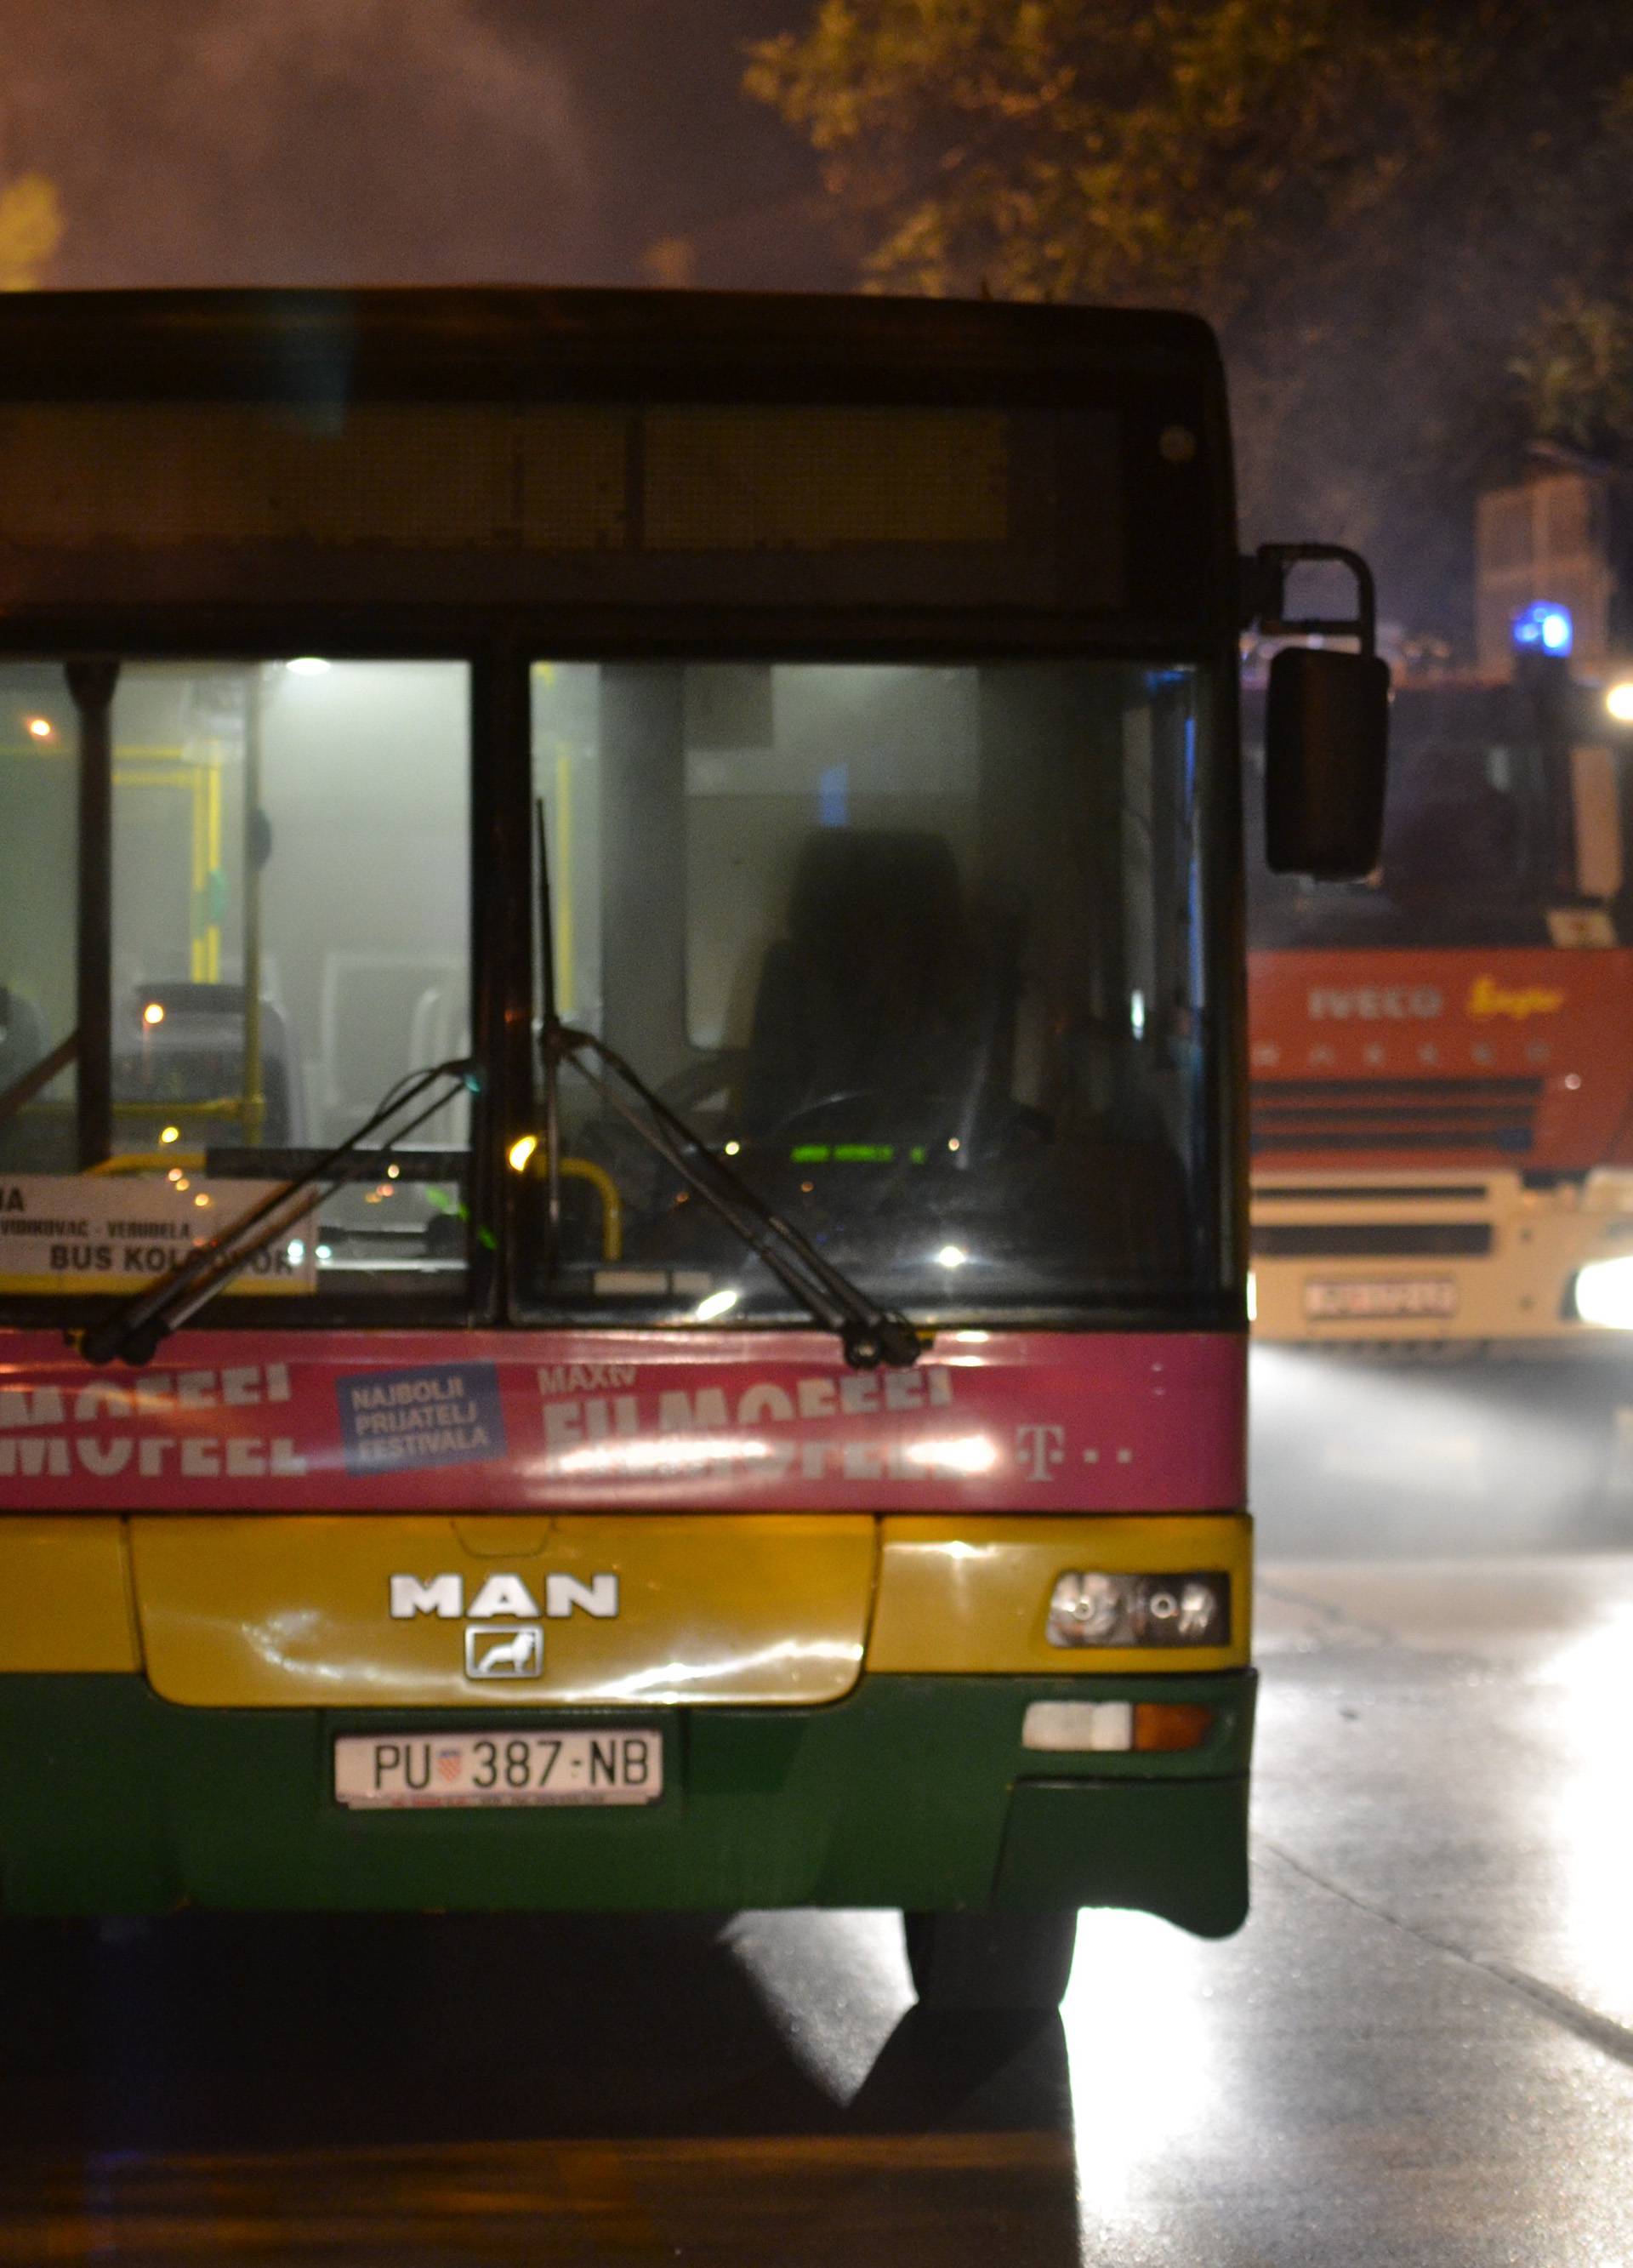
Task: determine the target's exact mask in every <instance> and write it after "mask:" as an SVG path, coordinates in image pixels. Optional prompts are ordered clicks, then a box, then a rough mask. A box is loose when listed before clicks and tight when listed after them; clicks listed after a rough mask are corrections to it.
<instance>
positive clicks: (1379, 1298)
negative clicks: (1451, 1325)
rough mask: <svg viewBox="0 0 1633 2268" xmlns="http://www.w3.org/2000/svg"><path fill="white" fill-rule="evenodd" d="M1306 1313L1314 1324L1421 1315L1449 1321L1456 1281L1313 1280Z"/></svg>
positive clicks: (1420, 1278) (1449, 1278) (1386, 1278)
mask: <svg viewBox="0 0 1633 2268" xmlns="http://www.w3.org/2000/svg"><path fill="white" fill-rule="evenodd" d="M1304 1312H1305V1314H1306V1318H1307V1319H1308V1321H1310V1322H1317V1323H1320V1322H1371V1321H1372V1320H1373V1319H1374V1318H1376V1319H1377V1320H1378V1321H1379V1322H1390V1321H1394V1320H1396V1319H1399V1320H1402V1321H1415V1320H1416V1319H1417V1318H1418V1317H1420V1316H1423V1317H1432V1318H1433V1319H1435V1320H1436V1321H1438V1322H1450V1321H1451V1319H1452V1317H1453V1316H1454V1315H1455V1314H1456V1313H1457V1279H1456V1278H1455V1277H1452V1276H1375V1277H1370V1278H1369V1277H1349V1278H1330V1277H1329V1278H1325V1279H1324V1278H1320V1277H1312V1278H1309V1279H1307V1280H1306V1284H1305V1287H1304Z"/></svg>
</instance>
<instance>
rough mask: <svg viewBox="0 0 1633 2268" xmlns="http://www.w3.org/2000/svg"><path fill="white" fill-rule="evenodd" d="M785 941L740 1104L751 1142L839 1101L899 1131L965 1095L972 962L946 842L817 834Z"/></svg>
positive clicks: (770, 969) (766, 990) (768, 959)
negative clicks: (931, 1102)
mask: <svg viewBox="0 0 1633 2268" xmlns="http://www.w3.org/2000/svg"><path fill="white" fill-rule="evenodd" d="M787 932H788V933H787V935H786V936H785V937H784V938H782V939H779V940H778V941H777V942H776V944H774V945H772V946H770V947H769V949H768V951H767V953H766V956H765V959H764V961H763V962H762V964H761V972H760V981H759V985H758V988H757V990H756V994H755V998H754V1021H753V1027H752V1029H751V1032H750V1036H749V1044H748V1052H747V1066H746V1069H745V1071H744V1077H743V1087H742V1095H741V1105H742V1115H743V1126H744V1131H745V1132H746V1133H747V1135H748V1136H749V1138H751V1139H755V1138H764V1137H765V1136H767V1135H769V1134H771V1133H773V1132H774V1131H775V1130H776V1129H778V1128H779V1127H781V1126H783V1125H784V1124H786V1123H788V1122H789V1121H790V1120H791V1119H793V1118H795V1117H797V1116H798V1115H799V1114H800V1113H801V1112H803V1111H806V1110H810V1109H812V1108H814V1107H815V1106H817V1105H818V1104H820V1103H822V1102H824V1101H828V1100H829V1099H830V1098H832V1097H834V1096H836V1095H842V1094H873V1095H879V1096H880V1097H882V1098H887V1099H888V1103H889V1104H894V1105H895V1106H896V1108H894V1109H892V1110H891V1116H893V1117H894V1116H897V1115H898V1112H899V1110H900V1108H902V1107H906V1108H909V1109H911V1108H913V1107H914V1106H917V1107H918V1108H921V1109H922V1107H923V1103H924V1101H926V1100H927V1099H928V1098H930V1097H931V1096H934V1095H937V1094H955V1093H957V1092H958V1091H959V1090H960V1088H961V1087H962V1086H965V1085H967V1082H968V1079H969V1077H970V1073H971V1071H972V1068H973V1061H972V1058H973V1057H974V1054H975V1023H976V1014H975V1007H976V997H975V996H976V989H977V988H976V984H975V956H974V954H973V952H972V949H971V939H970V935H969V924H968V918H967V909H966V907H965V904H964V898H963V892H962V889H961V887H960V881H959V874H958V868H957V866H956V865H955V864H954V861H953V851H952V849H951V846H950V845H949V844H948V843H947V842H946V841H945V838H944V837H943V836H939V835H932V834H927V833H908V832H905V831H903V832H899V833H898V832H886V831H883V830H881V831H879V832H866V831H859V830H858V831H853V830H851V829H850V828H817V829H815V830H813V833H812V834H811V835H809V836H807V837H806V839H805V843H804V845H803V847H802V848H801V851H800V853H799V857H798V863H797V865H796V866H795V870H794V884H793V889H792V892H791V897H790V902H789V912H788V922H787ZM887 1107H888V1105H887ZM880 1131H881V1132H886V1131H887V1130H886V1129H885V1128H883V1127H881V1129H880Z"/></svg>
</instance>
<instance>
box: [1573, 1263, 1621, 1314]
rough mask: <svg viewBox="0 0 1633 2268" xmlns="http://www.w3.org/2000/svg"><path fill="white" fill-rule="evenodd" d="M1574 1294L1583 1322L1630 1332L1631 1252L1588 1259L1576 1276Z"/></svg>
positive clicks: (1578, 1312)
mask: <svg viewBox="0 0 1633 2268" xmlns="http://www.w3.org/2000/svg"><path fill="white" fill-rule="evenodd" d="M1575 1291H1576V1307H1577V1314H1578V1315H1579V1316H1580V1318H1581V1320H1582V1321H1583V1322H1585V1323H1598V1324H1600V1326H1601V1327H1602V1328H1603V1329H1606V1330H1611V1331H1633V1253H1626V1254H1624V1255H1622V1257H1620V1258H1619V1259H1615V1260H1590V1261H1589V1262H1588V1264H1587V1266H1586V1267H1585V1268H1584V1269H1583V1270H1581V1271H1580V1272H1579V1274H1578V1277H1577V1280H1576V1285H1575Z"/></svg>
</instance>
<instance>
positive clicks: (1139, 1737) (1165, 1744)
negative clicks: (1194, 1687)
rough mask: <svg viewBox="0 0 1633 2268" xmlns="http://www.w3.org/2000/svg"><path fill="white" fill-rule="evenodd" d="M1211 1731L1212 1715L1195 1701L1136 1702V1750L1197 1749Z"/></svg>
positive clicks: (1209, 1710) (1210, 1711)
mask: <svg viewBox="0 0 1633 2268" xmlns="http://www.w3.org/2000/svg"><path fill="white" fill-rule="evenodd" d="M1212 1730H1213V1712H1212V1710H1211V1709H1204V1708H1203V1706H1202V1705H1201V1704H1200V1703H1198V1702H1195V1701H1136V1703H1135V1705H1134V1745H1135V1747H1136V1749H1148V1750H1149V1749H1199V1748H1201V1746H1202V1744H1203V1742H1204V1741H1205V1740H1206V1739H1207V1737H1208V1735H1209V1734H1210V1732H1211V1731H1212Z"/></svg>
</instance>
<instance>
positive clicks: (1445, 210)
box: [747, 0, 1633, 627]
mask: <svg viewBox="0 0 1633 2268" xmlns="http://www.w3.org/2000/svg"><path fill="white" fill-rule="evenodd" d="M1628 86H1633V10H1628V9H1625V8H1623V7H1620V6H1617V7H1608V6H1607V5H1605V0H1551V5H1550V6H1549V8H1548V9H1546V10H1539V9H1537V8H1536V7H1535V5H1534V0H815V12H814V14H813V18H812V20H811V22H810V24H809V26H808V27H807V28H806V30H805V32H804V33H800V34H797V35H796V34H785V35H784V36H783V37H782V38H780V39H776V40H770V41H768V42H764V43H761V45H760V46H759V47H758V48H755V49H754V50H753V52H752V54H751V57H750V61H749V65H748V73H747V88H748V91H749V92H750V93H751V94H753V95H754V96H755V97H756V98H757V99H760V100H761V101H764V102H768V103H769V104H771V105H772V106H774V107H776V109H777V110H778V111H779V112H780V113H781V114H782V115H783V118H784V119H785V120H786V121H787V122H789V123H790V124H791V126H793V127H794V128H795V129H798V131H799V132H800V133H802V134H803V135H804V136H805V137H806V138H807V139H808V140H809V141H810V142H811V143H812V144H813V147H814V149H815V150H816V151H817V152H818V154H819V157H820V162H821V165H822V168H823V174H824V179H825V181H826V184H827V188H828V192H829V195H830V203H831V207H832V210H834V211H835V214H836V215H838V216H841V217H842V219H843V222H844V225H846V226H847V227H848V228H849V229H850V231H851V232H853V240H854V241H855V243H856V245H857V250H858V269H859V276H860V280H862V282H863V283H864V288H869V289H873V290H898V291H901V290H906V291H923V292H933V293H942V292H948V293H951V292H972V291H982V290H985V291H990V292H992V293H995V294H997V295H998V296H1002V297H1011V298H1028V299H1073V300H1079V299H1089V300H1096V299H1097V300H1119V301H1124V302H1127V301H1132V300H1143V301H1145V302H1147V303H1157V304H1160V303H1164V302H1166V303H1169V304H1173V303H1175V302H1177V303H1179V304H1182V305H1187V306H1193V307H1195V308H1197V309H1199V310H1200V311H1201V312H1203V313H1206V314H1208V315H1210V316H1211V317H1212V318H1213V320H1215V321H1216V322H1217V324H1218V325H1219V327H1220V328H1221V332H1222V335H1223V338H1224V342H1225V349H1226V354H1227V359H1228V361H1229V364H1230V367H1231V372H1232V387H1233V391H1234V394H1235V405H1236V419H1237V426H1238V431H1239V441H1240V455H1241V463H1242V472H1243V481H1242V489H1243V497H1244V506H1245V516H1246V518H1247V522H1248V525H1249V528H1250V531H1251V532H1252V533H1253V534H1278V535H1280V534H1286V535H1316V534H1320V535H1325V536H1331V537H1335V538H1337V537H1342V538H1345V539H1347V540H1349V541H1356V542H1360V543H1362V544H1365V545H1369V546H1371V547H1372V548H1373V549H1375V550H1376V551H1377V552H1378V553H1379V564H1380V567H1381V568H1382V570H1383V571H1384V576H1385V579H1386V582H1387V584H1390V585H1393V596H1394V603H1395V605H1396V606H1397V608H1401V609H1404V610H1405V611H1407V612H1409V614H1411V615H1413V616H1414V617H1415V619H1416V621H1417V622H1419V623H1420V624H1422V625H1423V626H1430V625H1432V626H1436V627H1441V626H1446V625H1450V626H1453V627H1454V626H1455V617H1456V615H1458V614H1459V613H1460V611H1462V610H1463V608H1464V607H1465V606H1466V600H1467V542H1468V532H1469V529H1470V527H1471V524H1472V509H1471V505H1472V497H1473V493H1474V490H1475V488H1477V487H1478V486H1479V485H1480V484H1481V482H1483V481H1487V480H1490V479H1491V478H1494V477H1496V478H1500V477H1504V476H1506V475H1508V474H1509V473H1511V472H1512V469H1513V468H1514V466H1515V463H1516V460H1517V458H1518V455H1519V450H1520V447H1521V446H1522V444H1523V442H1524V439H1525V438H1526V434H1527V433H1528V432H1546V431H1561V432H1562V433H1563V431H1565V430H1566V429H1567V428H1570V427H1572V426H1574V427H1576V428H1578V429H1579V430H1582V431H1587V430H1593V431H1596V432H1598V433H1600V434H1601V435H1602V434H1604V433H1605V432H1607V431H1620V430H1621V428H1620V421H1621V420H1622V419H1623V418H1624V417H1626V418H1629V419H1633V402H1630V401H1629V394H1630V392H1633V289H1629V288H1624V287H1629V286H1633V275H1629V273H1628V272H1627V247H1628V245H1629V242H1633V233H1630V232H1629V223H1633V99H1629V97H1627V96H1626V95H1624V94H1623V93H1622V89H1623V88H1624V87H1628ZM1517 365H1519V366H1520V367H1517ZM1629 431H1630V432H1633V427H1630V428H1629ZM1454 586H1456V587H1454Z"/></svg>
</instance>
